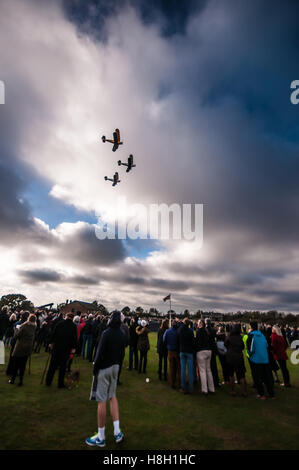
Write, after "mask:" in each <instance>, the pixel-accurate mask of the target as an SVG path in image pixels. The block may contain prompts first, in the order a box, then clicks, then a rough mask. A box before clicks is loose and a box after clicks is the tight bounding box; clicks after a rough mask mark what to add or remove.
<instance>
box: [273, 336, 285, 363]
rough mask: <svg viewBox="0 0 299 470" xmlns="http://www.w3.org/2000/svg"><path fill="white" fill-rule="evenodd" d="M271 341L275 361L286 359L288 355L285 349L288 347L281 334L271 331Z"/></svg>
mask: <svg viewBox="0 0 299 470" xmlns="http://www.w3.org/2000/svg"><path fill="white" fill-rule="evenodd" d="M271 341H272V348H273V357H274V359H275V361H286V360H287V359H288V355H287V353H286V350H287V349H288V345H287V343H286V341H285V339H284V337H283V336H279V335H277V334H276V333H272V335H271Z"/></svg>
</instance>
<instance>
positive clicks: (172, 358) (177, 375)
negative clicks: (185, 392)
mask: <svg viewBox="0 0 299 470" xmlns="http://www.w3.org/2000/svg"><path fill="white" fill-rule="evenodd" d="M177 330H178V322H177V320H172V323H171V328H169V329H168V330H166V331H165V333H164V336H163V342H164V343H165V346H166V348H167V351H168V363H169V375H170V385H171V387H172V388H175V387H176V380H178V386H179V388H180V387H181V365H180V355H179V339H178V331H177Z"/></svg>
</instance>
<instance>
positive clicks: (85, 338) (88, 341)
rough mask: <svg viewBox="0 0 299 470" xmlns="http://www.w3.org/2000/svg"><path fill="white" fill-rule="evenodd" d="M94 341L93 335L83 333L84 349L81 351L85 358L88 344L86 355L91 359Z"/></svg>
mask: <svg viewBox="0 0 299 470" xmlns="http://www.w3.org/2000/svg"><path fill="white" fill-rule="evenodd" d="M92 341H93V337H92V335H85V334H84V333H83V342H82V351H81V356H82V357H83V359H84V357H85V348H86V345H87V351H86V357H87V359H90V357H91V350H92Z"/></svg>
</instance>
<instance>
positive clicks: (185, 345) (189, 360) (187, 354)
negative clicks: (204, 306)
mask: <svg viewBox="0 0 299 470" xmlns="http://www.w3.org/2000/svg"><path fill="white" fill-rule="evenodd" d="M179 345H180V365H181V387H182V388H181V391H182V392H183V393H185V394H186V393H187V387H186V366H187V367H188V391H189V393H190V394H191V393H192V392H193V384H194V367H193V352H194V335H193V330H191V328H190V320H188V318H185V319H184V320H183V325H182V326H181V327H180V329H179Z"/></svg>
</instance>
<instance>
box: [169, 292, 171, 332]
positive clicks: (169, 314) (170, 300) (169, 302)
mask: <svg viewBox="0 0 299 470" xmlns="http://www.w3.org/2000/svg"><path fill="white" fill-rule="evenodd" d="M169 305H170V311H169V328H171V294H170V297H169Z"/></svg>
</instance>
